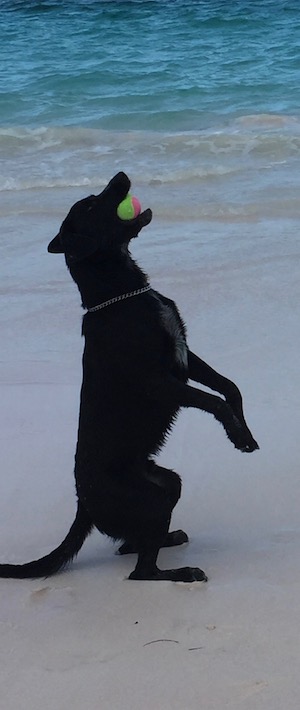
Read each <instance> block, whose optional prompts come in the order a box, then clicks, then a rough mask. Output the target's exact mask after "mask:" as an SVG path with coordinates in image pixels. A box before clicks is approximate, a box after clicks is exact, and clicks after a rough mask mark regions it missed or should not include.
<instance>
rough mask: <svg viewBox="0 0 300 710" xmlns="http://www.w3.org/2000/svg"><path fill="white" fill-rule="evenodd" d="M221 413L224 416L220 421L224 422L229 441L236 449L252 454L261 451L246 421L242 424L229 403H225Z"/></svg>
mask: <svg viewBox="0 0 300 710" xmlns="http://www.w3.org/2000/svg"><path fill="white" fill-rule="evenodd" d="M221 411H222V416H221V417H220V419H219V421H221V422H222V424H223V426H224V429H225V431H226V434H227V436H228V439H230V441H231V442H232V443H233V445H234V446H235V448H236V449H239V451H243V452H244V453H251V452H252V451H256V450H257V449H259V445H258V443H257V441H255V439H254V438H253V436H252V434H251V431H250V429H248V427H247V425H246V424H245V422H244V421H242V422H241V421H240V420H239V418H238V417H237V416H236V414H234V413H233V411H232V409H231V407H230V406H229V405H228V404H227V403H225V402H223V405H222V408H221Z"/></svg>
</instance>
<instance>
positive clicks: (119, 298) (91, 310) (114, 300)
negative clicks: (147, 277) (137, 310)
mask: <svg viewBox="0 0 300 710" xmlns="http://www.w3.org/2000/svg"><path fill="white" fill-rule="evenodd" d="M150 288H151V286H150V285H149V284H148V286H144V287H143V288H138V289H136V291H130V292H129V293H122V295H121V296H115V298H110V299H109V301H104V302H103V303H99V305H98V306H93V308H88V309H87V311H88V313H94V312H95V311H101V309H102V308H106V306H111V304H112V303H117V302H118V301H124V300H125V298H132V296H139V295H140V293H146V291H150Z"/></svg>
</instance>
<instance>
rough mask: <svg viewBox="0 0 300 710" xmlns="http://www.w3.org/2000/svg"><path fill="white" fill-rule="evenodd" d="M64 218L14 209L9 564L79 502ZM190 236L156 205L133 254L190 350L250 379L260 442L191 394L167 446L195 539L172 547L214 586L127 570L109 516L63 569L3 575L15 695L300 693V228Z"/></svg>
mask: <svg viewBox="0 0 300 710" xmlns="http://www.w3.org/2000/svg"><path fill="white" fill-rule="evenodd" d="M62 216H63V215H62ZM58 222H59V219H57V216H53V217H52V218H49V217H48V218H46V216H45V218H44V217H43V216H41V215H40V214H38V211H37V212H36V214H35V216H34V218H33V217H32V215H29V216H27V217H26V215H25V216H24V215H23V216H22V215H21V216H20V217H18V216H16V217H15V219H12V220H10V219H8V220H7V221H6V220H5V218H3V220H2V228H3V234H4V235H5V237H4V238H3V240H2V245H3V246H2V249H1V274H2V276H1V294H2V296H1V298H2V308H1V313H0V320H1V370H0V387H1V410H0V411H1V414H0V416H1V427H0V432H1V471H2V474H1V480H0V520H1V544H0V548H1V549H0V559H1V561H3V562H25V561H29V560H30V559H33V558H35V557H38V556H41V555H43V554H46V553H47V552H48V551H50V550H51V549H52V548H53V547H54V546H56V545H57V544H58V543H59V542H60V541H61V540H62V538H63V537H64V535H65V534H66V532H67V530H68V527H69V525H70V524H71V522H72V519H73V515H74V511H75V495H74V484H73V478H72V475H73V474H72V471H73V456H74V449H75V442H76V430H77V415H78V403H79V387H80V379H81V363H80V358H81V350H82V341H81V339H80V317H81V316H80V300H79V296H78V294H77V292H76V289H75V287H74V286H73V284H72V282H71V280H70V278H69V276H68V274H67V271H66V269H65V266H64V263H63V259H62V258H61V257H59V256H50V255H49V256H48V255H47V253H46V251H45V246H46V244H47V240H48V238H49V239H50V238H51V237H52V236H53V235H54V230H55V229H56V226H57V224H58ZM52 228H53V233H52ZM197 231H198V232H199V235H200V236H199V252H196V253H195V252H193V251H192V249H191V248H189V235H191V239H192V237H194V235H195V233H196V232H197ZM185 235H186V238H185V240H184V250H183V249H182V245H181V238H180V231H178V230H177V238H176V239H173V233H172V228H171V225H167V224H166V225H160V224H155V222H154V224H153V225H152V226H151V227H149V228H148V230H147V232H146V230H145V232H144V235H143V236H141V237H140V241H139V242H137V243H136V244H135V245H134V255H136V256H137V258H138V259H139V260H140V261H141V263H142V265H143V266H144V268H145V269H146V270H148V271H149V273H150V275H151V279H152V283H153V285H155V286H156V287H157V288H160V289H161V290H162V291H164V292H165V293H166V295H169V296H170V297H174V298H175V299H176V300H177V302H178V304H179V306H180V308H181V311H182V314H183V315H184V317H185V319H186V322H187V325H188V332H189V341H190V346H191V348H192V349H194V350H195V351H196V352H198V353H199V355H201V356H202V357H203V358H204V359H207V360H208V361H209V362H210V363H211V364H212V365H213V366H215V367H216V368H217V369H219V370H220V371H221V372H223V373H224V374H226V375H227V376H229V377H231V378H232V379H234V380H235V381H236V382H237V383H238V384H239V386H240V388H241V390H242V392H243V395H244V403H245V411H246V417H247V420H248V423H249V426H250V427H251V429H252V431H253V434H254V436H255V437H256V438H257V439H258V441H259V443H260V446H261V449H260V451H259V452H257V453H255V454H251V455H246V454H241V453H239V452H237V451H235V449H234V448H233V446H232V445H231V444H230V442H229V441H228V440H227V439H226V437H225V435H224V433H223V430H222V428H221V427H220V426H219V425H218V424H217V423H216V422H215V421H214V420H213V418H212V417H209V415H205V414H203V413H201V412H198V411H195V410H189V411H185V412H182V414H181V415H180V417H179V420H178V423H177V425H176V427H175V429H174V431H173V434H172V436H171V437H170V439H169V441H168V444H167V446H166V447H165V449H164V451H163V453H162V455H161V457H160V460H161V462H162V463H165V464H168V465H170V466H172V467H173V468H175V469H176V470H177V471H178V472H179V473H181V475H182V477H183V484H184V485H183V495H182V499H181V501H180V503H179V504H178V506H177V508H176V510H175V513H174V519H173V528H176V527H182V528H184V529H185V530H186V531H187V532H188V533H189V534H190V538H191V541H190V544H189V546H183V547H181V548H175V549H172V550H164V551H162V552H161V555H160V563H161V565H162V566H166V567H168V566H169V567H170V566H172V567H174V566H184V565H188V564H191V565H199V566H201V567H202V568H203V569H204V570H205V571H206V573H207V574H208V576H209V582H208V584H206V585H204V584H200V583H199V584H187V585H184V584H173V583H171V582H160V583H158V582H130V581H128V580H127V575H128V574H129V572H130V571H131V570H132V569H133V566H134V560H135V558H134V557H122V558H120V557H115V556H114V554H113V551H114V546H113V545H112V543H111V542H110V541H109V540H107V539H105V538H104V537H101V536H100V535H99V534H98V533H97V532H95V533H94V534H93V536H92V537H91V538H90V539H89V540H88V541H87V542H86V544H85V545H84V547H83V548H82V550H81V552H80V553H79V556H78V558H77V560H76V562H75V563H73V565H72V566H71V567H70V568H69V569H68V571H66V572H64V573H62V574H60V575H58V576H56V577H53V578H51V579H47V580H40V581H14V580H0V598H1V603H0V625H1V626H0V628H1V644H0V668H1V679H0V698H1V707H3V710H4V709H5V710H38V709H40V708H42V709H43V710H54V709H55V710H69V708H72V709H73V710H83V709H84V710H124V709H125V710H141V709H142V710H153V709H155V710H165V709H166V710H167V709H169V708H170V709H171V708H172V710H198V709H199V708H201V710H202V709H203V710H224V709H225V708H241V709H243V710H244V709H245V710H253V708H255V709H256V710H283V708H284V709H285V710H298V708H299V705H300V686H299V663H300V649H299V628H298V627H299V597H300V523H299V510H300V485H299V451H298V450H299V437H300V427H299V423H300V422H299V419H300V417H299V390H300V386H299V339H300V338H299V296H300V293H299V291H300V286H299V240H298V241H297V239H298V232H297V225H296V224H294V223H293V222H291V221H290V222H289V221H288V220H287V221H285V222H284V221H281V222H277V223H275V222H271V221H267V220H266V221H264V222H261V223H250V224H246V223H245V224H237V223H232V224H227V225H224V224H221V223H213V222H210V223H209V224H204V223H202V224H201V225H200V226H199V225H196V224H193V225H185ZM170 264H172V267H170Z"/></svg>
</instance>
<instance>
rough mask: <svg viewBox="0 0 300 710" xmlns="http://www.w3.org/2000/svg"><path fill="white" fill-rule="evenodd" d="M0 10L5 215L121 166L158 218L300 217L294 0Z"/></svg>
mask: <svg viewBox="0 0 300 710" xmlns="http://www.w3.org/2000/svg"><path fill="white" fill-rule="evenodd" d="M0 11H1V45H0V66H1V77H0V91H1V94H0V151H1V168H0V191H1V193H0V194H1V210H2V213H3V211H4V212H6V214H7V213H8V212H10V210H11V209H13V210H14V212H15V210H16V205H18V207H17V209H19V210H21V211H23V212H24V211H30V210H31V211H34V210H36V209H38V210H39V211H42V209H43V205H45V206H47V207H49V206H52V207H53V210H55V206H56V205H57V206H58V205H59V209H58V215H59V211H60V209H64V205H65V204H66V206H67V207H69V202H68V201H70V202H72V200H73V197H75V198H77V197H80V196H84V195H86V194H88V193H90V192H97V190H99V189H101V188H102V186H103V185H104V184H105V183H106V181H107V180H108V179H109V178H110V177H111V176H112V175H113V174H114V173H115V172H117V171H118V170H120V169H122V170H125V171H126V172H128V174H129V175H130V177H131V178H132V180H133V183H134V186H135V192H137V191H139V194H140V195H141V196H142V198H143V200H145V201H146V202H147V204H151V206H152V208H153V210H154V213H155V215H156V216H157V218H161V219H168V220H171V221H174V220H176V221H179V222H180V221H181V220H185V219H187V218H188V219H190V220H201V219H209V220H214V219H216V220H227V221H228V220H229V221H230V220H254V221H255V220H260V219H262V218H264V217H265V218H268V219H273V218H275V219H278V218H280V217H283V218H288V219H291V218H292V219H294V218H297V216H298V215H299V187H300V184H299V183H300V170H299V157H300V81H299V77H300V53H299V46H300V7H299V3H298V2H297V0H252V1H251V0H199V1H196V0H189V2H187V1H186V0H173V1H172V2H169V1H166V2H160V1H159V0H146V1H145V2H144V1H143V0H129V1H128V0H120V1H115V0H102V1H101V0H100V1H97V2H96V1H93V0H74V1H73V2H71V0H31V1H30V0H2V2H1V3H0ZM58 190H59V197H58ZM16 192H17V193H18V200H16V199H15V198H16ZM29 194H30V199H29ZM63 195H65V199H63V197H62V196H63ZM61 216H62V217H63V216H64V214H62V215H61Z"/></svg>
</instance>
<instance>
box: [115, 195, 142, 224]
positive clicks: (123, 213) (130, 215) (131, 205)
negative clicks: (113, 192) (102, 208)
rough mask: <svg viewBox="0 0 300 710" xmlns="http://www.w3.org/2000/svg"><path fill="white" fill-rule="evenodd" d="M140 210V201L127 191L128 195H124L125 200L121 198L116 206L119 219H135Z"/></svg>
mask: <svg viewBox="0 0 300 710" xmlns="http://www.w3.org/2000/svg"><path fill="white" fill-rule="evenodd" d="M140 211H141V203H140V201H139V200H138V198H137V197H133V195H130V194H129V193H128V195H127V196H126V197H125V200H122V202H120V204H119V206H118V208H117V215H118V217H119V218H120V219H123V220H130V219H135V217H137V216H138V215H139V214H140Z"/></svg>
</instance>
